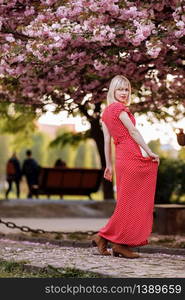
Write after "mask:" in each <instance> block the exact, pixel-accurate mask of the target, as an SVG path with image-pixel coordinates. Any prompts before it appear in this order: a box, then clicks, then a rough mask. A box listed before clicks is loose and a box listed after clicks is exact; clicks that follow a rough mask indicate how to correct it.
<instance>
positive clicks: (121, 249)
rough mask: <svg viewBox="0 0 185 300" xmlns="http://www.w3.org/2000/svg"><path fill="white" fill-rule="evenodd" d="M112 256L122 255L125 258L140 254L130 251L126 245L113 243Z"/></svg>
mask: <svg viewBox="0 0 185 300" xmlns="http://www.w3.org/2000/svg"><path fill="white" fill-rule="evenodd" d="M112 254H113V256H117V257H119V256H123V257H125V258H138V257H140V255H139V254H138V253H136V252H132V251H131V250H130V249H129V248H128V247H125V246H123V245H119V244H113V246H112Z"/></svg>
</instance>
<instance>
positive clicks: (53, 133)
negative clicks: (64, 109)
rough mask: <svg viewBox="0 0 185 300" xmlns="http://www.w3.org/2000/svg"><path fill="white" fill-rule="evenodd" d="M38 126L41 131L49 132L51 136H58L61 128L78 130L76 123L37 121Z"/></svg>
mask: <svg viewBox="0 0 185 300" xmlns="http://www.w3.org/2000/svg"><path fill="white" fill-rule="evenodd" d="M36 126H37V128H38V129H39V130H40V131H41V132H43V133H46V134H48V135H49V136H50V137H51V138H55V137H56V133H57V131H58V130H59V129H60V128H67V129H68V130H69V131H72V132H76V129H75V124H62V125H50V124H43V123H39V122H37V123H36Z"/></svg>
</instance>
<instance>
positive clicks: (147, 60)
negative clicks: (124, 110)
mask: <svg viewBox="0 0 185 300" xmlns="http://www.w3.org/2000/svg"><path fill="white" fill-rule="evenodd" d="M184 25H185V1H184V0H179V1H177V0H161V1H158V0H155V1H154V0H151V1H145V0H143V1H139V0H138V1H125V0H124V1H123V0H121V1H118V0H71V1H68V0H46V1H44V0H41V1H38V0H33V1H30V0H19V1H18V0H9V1H8V0H0V101H5V102H13V103H22V104H24V105H32V107H35V109H38V108H42V109H44V107H45V105H46V104H47V103H54V104H55V105H56V111H59V110H61V109H65V110H68V112H69V113H71V114H73V115H75V114H77V113H80V114H81V115H82V116H83V117H84V118H86V119H87V120H88V121H89V122H90V124H91V136H92V137H93V138H94V139H95V141H96V144H97V147H98V151H99V153H100V157H101V161H102V166H105V159H104V154H103V148H102V145H103V136H102V132H101V128H100V123H99V120H100V115H101V111H102V108H103V107H104V105H105V104H104V103H105V98H106V91H107V87H108V84H109V82H110V79H111V78H112V77H113V76H114V75H117V74H122V75H125V76H126V77H128V79H129V80H130V81H131V85H132V92H133V103H132V105H131V109H132V110H133V112H135V111H137V112H140V113H146V112H154V113H155V117H156V118H158V119H161V118H163V119H166V120H178V119H179V118H181V117H182V114H184V103H185V76H184V75H185V74H184V73H185V68H184V65H185V44H184V41H185V26H184ZM168 108H171V111H170V110H168ZM149 117H150V118H151V113H149ZM107 184H108V183H107Z"/></svg>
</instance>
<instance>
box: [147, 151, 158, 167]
mask: <svg viewBox="0 0 185 300" xmlns="http://www.w3.org/2000/svg"><path fill="white" fill-rule="evenodd" d="M149 156H150V157H152V158H153V159H152V160H153V161H157V163H158V165H159V162H160V159H159V155H157V154H155V153H153V152H150V153H149Z"/></svg>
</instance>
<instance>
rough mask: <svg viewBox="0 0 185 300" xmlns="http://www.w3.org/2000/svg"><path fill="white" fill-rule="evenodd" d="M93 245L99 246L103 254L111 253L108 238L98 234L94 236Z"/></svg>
mask: <svg viewBox="0 0 185 300" xmlns="http://www.w3.org/2000/svg"><path fill="white" fill-rule="evenodd" d="M92 246H93V247H98V251H99V253H100V254H102V255H111V253H110V252H109V251H108V250H107V240H106V239H104V238H103V237H101V236H99V235H97V234H96V235H94V236H93V238H92Z"/></svg>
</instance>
